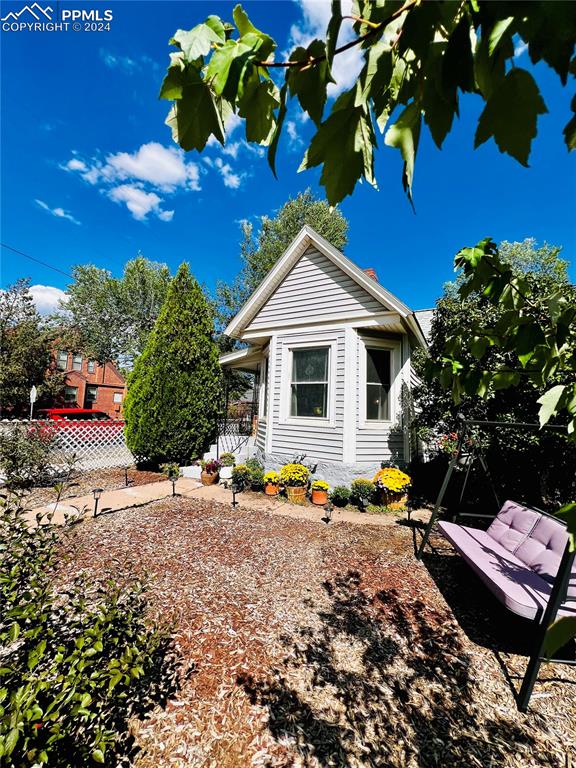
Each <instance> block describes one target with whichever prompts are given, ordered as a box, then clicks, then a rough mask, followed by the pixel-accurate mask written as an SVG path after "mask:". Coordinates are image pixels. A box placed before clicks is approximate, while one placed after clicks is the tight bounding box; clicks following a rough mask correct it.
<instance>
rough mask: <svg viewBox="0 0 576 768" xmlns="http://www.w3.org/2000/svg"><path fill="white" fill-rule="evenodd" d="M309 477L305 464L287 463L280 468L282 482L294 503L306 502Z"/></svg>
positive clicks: (289, 498) (287, 494) (289, 499)
mask: <svg viewBox="0 0 576 768" xmlns="http://www.w3.org/2000/svg"><path fill="white" fill-rule="evenodd" d="M308 478H309V472H308V469H307V468H306V467H305V466H304V465H303V464H285V465H284V466H283V467H282V469H281V470H280V482H281V483H282V485H283V486H284V488H285V489H286V496H287V497H288V501H290V502H292V504H304V503H305V501H306V491H307V490H308Z"/></svg>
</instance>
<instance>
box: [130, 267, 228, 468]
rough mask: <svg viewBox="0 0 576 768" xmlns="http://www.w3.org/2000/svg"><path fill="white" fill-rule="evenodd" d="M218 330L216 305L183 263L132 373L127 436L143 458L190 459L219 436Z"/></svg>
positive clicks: (220, 398)
mask: <svg viewBox="0 0 576 768" xmlns="http://www.w3.org/2000/svg"><path fill="white" fill-rule="evenodd" d="M213 334H214V326H213V320H212V309H211V306H210V304H209V303H208V301H207V300H206V297H205V296H204V294H203V292H202V289H201V288H200V286H199V285H198V283H197V282H196V280H195V279H194V278H193V277H192V275H191V274H190V270H189V268H188V265H187V264H182V265H181V266H180V268H179V269H178V273H177V274H176V277H175V278H174V279H173V280H172V282H171V284H170V287H169V289H168V293H167V296H166V300H165V302H164V304H163V306H162V309H161V310H160V314H159V316H158V319H157V320H156V323H155V325H154V328H153V329H152V332H151V333H150V335H149V336H148V340H147V342H146V345H145V347H144V350H143V352H142V354H141V355H140V357H138V358H137V360H136V363H135V365H134V370H133V371H132V373H131V374H130V376H129V378H128V393H127V395H126V401H125V405H124V416H125V419H126V442H127V444H128V447H129V448H130V450H131V451H132V452H133V453H134V455H135V456H137V457H138V458H140V459H148V460H149V461H151V462H153V463H155V464H159V463H161V462H178V463H180V464H187V463H189V462H190V461H191V460H192V459H195V458H197V457H198V456H200V455H201V454H202V452H203V451H204V450H205V448H206V446H207V444H208V442H209V440H210V439H211V438H212V437H213V435H214V430H215V428H216V420H217V417H218V415H219V412H220V409H221V400H222V392H221V390H222V374H221V371H220V365H219V363H218V347H217V345H216V343H215V342H214V340H213Z"/></svg>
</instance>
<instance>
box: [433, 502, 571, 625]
mask: <svg viewBox="0 0 576 768" xmlns="http://www.w3.org/2000/svg"><path fill="white" fill-rule="evenodd" d="M438 527H439V529H440V531H441V532H442V534H443V536H444V537H445V538H446V539H448V541H450V543H451V544H452V545H453V546H454V548H455V549H456V550H457V551H458V552H459V553H460V554H461V555H462V557H463V558H464V560H465V561H466V562H467V563H468V565H469V566H470V567H471V568H472V570H474V572H475V573H476V574H477V575H478V576H479V577H480V579H481V580H482V581H483V582H484V584H485V585H486V586H487V587H488V588H489V589H490V590H491V591H492V593H493V594H494V595H495V596H496V597H497V598H498V600H500V602H501V603H503V604H504V605H505V606H506V608H508V609H509V610H510V611H512V612H513V613H516V614H518V615H519V616H523V617H525V618H528V619H537V620H539V619H540V618H541V617H542V614H543V612H544V609H545V607H546V604H547V602H548V599H549V597H550V593H551V591H552V583H553V581H554V578H555V576H556V574H557V572H558V567H559V565H560V560H561V559H562V555H563V554H564V549H565V547H566V542H567V539H568V535H567V533H566V528H565V527H564V526H563V525H562V523H561V522H560V521H557V520H554V519H553V518H550V517H548V516H546V515H543V514H542V513H540V512H537V511H536V510H533V509H530V508H528V507H524V506H522V505H521V504H517V503H516V502H514V501H506V502H505V503H504V505H503V507H502V509H501V510H500V512H499V513H498V515H497V517H496V518H495V519H494V521H493V522H492V524H491V525H490V527H489V528H488V530H487V531H480V530H477V529H476V528H468V527H466V526H463V525H457V524H456V523H450V522H445V521H443V522H440V523H438ZM559 614H560V615H572V616H576V564H575V565H574V567H573V569H572V575H571V580H570V585H569V588H568V593H567V596H566V600H565V602H564V603H563V604H562V606H561V608H560V611H559Z"/></svg>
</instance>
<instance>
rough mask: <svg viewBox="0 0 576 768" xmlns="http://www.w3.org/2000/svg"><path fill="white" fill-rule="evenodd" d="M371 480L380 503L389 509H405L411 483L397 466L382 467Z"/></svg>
mask: <svg viewBox="0 0 576 768" xmlns="http://www.w3.org/2000/svg"><path fill="white" fill-rule="evenodd" d="M373 482H374V485H375V487H376V494H377V495H378V497H379V503H380V504H382V505H383V506H385V507H390V509H406V503H407V501H408V488H410V485H411V484H412V480H411V478H410V476H409V475H407V474H406V473H405V472H402V471H401V470H400V469H398V468H397V467H382V469H380V470H379V471H378V472H376V474H375V475H374V480H373Z"/></svg>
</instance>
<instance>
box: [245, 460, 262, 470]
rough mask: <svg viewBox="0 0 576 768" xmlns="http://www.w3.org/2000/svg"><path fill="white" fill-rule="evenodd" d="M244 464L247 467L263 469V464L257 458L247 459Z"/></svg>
mask: <svg viewBox="0 0 576 768" xmlns="http://www.w3.org/2000/svg"><path fill="white" fill-rule="evenodd" d="M246 466H247V467H248V469H262V470H263V469H264V464H262V463H261V462H260V461H258V459H254V458H252V459H248V461H247V462H246Z"/></svg>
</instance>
